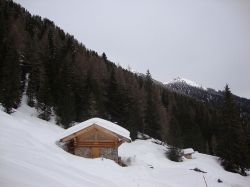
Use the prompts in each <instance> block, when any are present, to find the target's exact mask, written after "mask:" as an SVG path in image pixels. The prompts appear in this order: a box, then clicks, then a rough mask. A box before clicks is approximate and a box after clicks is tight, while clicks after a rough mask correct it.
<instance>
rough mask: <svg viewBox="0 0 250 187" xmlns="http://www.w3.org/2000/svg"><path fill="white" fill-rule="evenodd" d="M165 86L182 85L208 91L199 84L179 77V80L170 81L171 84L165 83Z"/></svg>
mask: <svg viewBox="0 0 250 187" xmlns="http://www.w3.org/2000/svg"><path fill="white" fill-rule="evenodd" d="M164 84H165V85H173V84H174V85H176V84H180V85H189V86H192V87H196V88H202V89H204V90H206V88H205V87H203V86H202V85H201V84H198V83H196V82H194V81H191V80H189V79H185V78H182V77H177V78H174V79H173V80H171V81H169V82H166V83H164Z"/></svg>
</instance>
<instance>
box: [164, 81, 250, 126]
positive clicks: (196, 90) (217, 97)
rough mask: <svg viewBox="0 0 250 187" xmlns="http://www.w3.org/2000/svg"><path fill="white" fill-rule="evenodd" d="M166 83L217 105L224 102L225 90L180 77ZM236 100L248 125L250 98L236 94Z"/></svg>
mask: <svg viewBox="0 0 250 187" xmlns="http://www.w3.org/2000/svg"><path fill="white" fill-rule="evenodd" d="M164 85H165V86H166V87H167V88H168V89H170V90H172V91H174V92H178V93H181V94H184V95H187V96H190V97H192V98H194V99H197V100H199V101H201V102H204V103H206V104H209V105H212V106H215V107H220V106H221V105H222V103H223V97H224V96H223V91H220V90H214V89H212V88H205V87H203V86H202V85H199V84H197V83H195V82H193V81H190V80H188V79H184V78H180V77H178V78H175V79H173V80H172V81H169V82H167V83H164ZM234 100H235V102H236V104H237V106H238V108H239V110H240V113H241V119H242V121H243V123H244V125H246V126H247V123H248V121H250V100H249V99H246V98H242V97H239V96H237V95H234Z"/></svg>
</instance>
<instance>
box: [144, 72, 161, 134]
mask: <svg viewBox="0 0 250 187" xmlns="http://www.w3.org/2000/svg"><path fill="white" fill-rule="evenodd" d="M145 90H146V93H147V101H146V102H147V103H146V110H145V127H144V133H146V134H148V135H150V136H152V137H154V138H157V139H161V132H160V130H161V126H160V121H159V120H160V119H159V114H158V108H157V103H156V102H157V98H156V96H155V94H154V88H153V80H152V78H151V74H150V72H149V70H148V71H147V74H146V83H145Z"/></svg>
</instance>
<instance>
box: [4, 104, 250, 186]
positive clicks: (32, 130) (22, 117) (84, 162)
mask: <svg viewBox="0 0 250 187" xmlns="http://www.w3.org/2000/svg"><path fill="white" fill-rule="evenodd" d="M35 115H36V110H35V109H33V108H31V107H29V106H27V105H26V104H25V103H23V104H22V105H21V107H20V108H19V109H18V110H16V111H15V112H14V113H13V114H12V115H9V114H7V113H4V112H2V111H0V152H1V154H0V185H1V186H3V187H20V186H25V187H31V186H32V187H34V186H37V187H40V186H41V187H44V186H48V187H52V186H53V187H54V186H63V187H72V186H74V187H78V186H79V187H80V186H88V187H99V186H116V187H117V186H131V187H133V186H143V187H146V186H149V187H151V186H155V187H160V186H164V187H174V186H178V187H181V186H185V187H193V186H205V183H204V179H203V176H204V177H205V179H206V182H207V184H208V186H213V187H216V186H218V187H222V186H225V187H226V186H238V187H247V186H249V184H250V176H248V177H242V176H241V175H239V174H234V173H230V172H226V171H224V169H223V168H222V167H221V166H220V165H219V163H218V161H217V158H216V157H213V156H209V155H205V154H200V153H198V152H196V153H195V154H194V159H193V160H184V162H182V163H175V162H172V161H170V160H168V159H167V158H166V157H165V155H164V152H165V150H166V147H164V146H161V145H158V144H155V143H153V142H152V139H149V140H136V141H134V142H132V143H130V144H128V143H126V144H123V145H122V146H121V147H120V149H119V154H120V156H121V157H122V159H123V160H124V161H126V160H128V158H130V162H129V163H130V165H129V166H128V167H120V166H118V165H117V164H116V163H114V162H113V161H111V160H107V159H101V158H100V159H94V160H92V159H85V158H81V157H77V156H74V155H71V154H69V153H67V152H65V151H63V150H62V149H61V148H59V147H58V146H57V145H56V141H57V140H58V137H59V136H60V135H61V134H62V133H63V131H64V129H62V128H60V127H58V126H56V125H54V124H53V123H52V122H46V121H43V120H41V119H38V118H36V117H35ZM152 167H153V168H152ZM195 167H197V168H199V169H201V170H203V171H206V172H207V173H206V174H203V173H199V172H195V171H193V170H190V169H194V168H195ZM218 178H220V179H221V180H222V181H223V183H218V182H217V180H218Z"/></svg>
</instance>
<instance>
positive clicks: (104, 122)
mask: <svg viewBox="0 0 250 187" xmlns="http://www.w3.org/2000/svg"><path fill="white" fill-rule="evenodd" d="M93 124H96V125H98V126H100V127H103V128H105V129H107V130H109V131H111V132H114V133H115V134H118V135H120V136H122V137H125V138H127V139H129V140H130V141H131V138H130V132H129V131H128V130H127V129H125V128H123V127H121V126H119V125H117V124H115V123H112V122H110V121H107V120H105V119H101V118H91V119H88V120H86V121H84V122H81V123H78V124H76V125H74V126H73V127H70V128H68V129H66V130H65V131H64V132H63V133H62V135H61V136H60V138H59V139H63V138H65V137H67V136H70V135H71V134H74V133H76V132H78V131H80V130H82V129H85V128H87V127H89V126H91V125H93Z"/></svg>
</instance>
